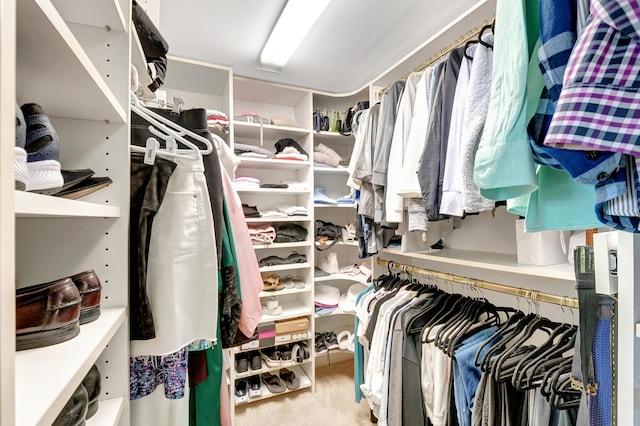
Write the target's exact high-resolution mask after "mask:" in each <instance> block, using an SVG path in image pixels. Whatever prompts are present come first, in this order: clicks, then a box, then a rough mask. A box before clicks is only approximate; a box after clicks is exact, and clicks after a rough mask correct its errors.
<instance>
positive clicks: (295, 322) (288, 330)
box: [276, 317, 309, 335]
mask: <svg viewBox="0 0 640 426" xmlns="http://www.w3.org/2000/svg"><path fill="white" fill-rule="evenodd" d="M307 330H309V318H307V317H300V318H292V319H289V320H284V321H276V335H282V334H293V333H302V332H305V331H307Z"/></svg>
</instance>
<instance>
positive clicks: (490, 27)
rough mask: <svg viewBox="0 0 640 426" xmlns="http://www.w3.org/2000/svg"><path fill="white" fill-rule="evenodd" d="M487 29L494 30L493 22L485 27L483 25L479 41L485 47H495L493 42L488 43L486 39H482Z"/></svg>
mask: <svg viewBox="0 0 640 426" xmlns="http://www.w3.org/2000/svg"><path fill="white" fill-rule="evenodd" d="M486 30H491V32H494V31H493V23H492V24H489V25H485V26H484V27H482V29H481V30H480V34H478V43H480V44H481V45H483V46H484V47H488V48H489V49H493V45H492V44H491V43H487V42H486V41H484V40H483V39H482V36H483V35H484V32H485V31H486Z"/></svg>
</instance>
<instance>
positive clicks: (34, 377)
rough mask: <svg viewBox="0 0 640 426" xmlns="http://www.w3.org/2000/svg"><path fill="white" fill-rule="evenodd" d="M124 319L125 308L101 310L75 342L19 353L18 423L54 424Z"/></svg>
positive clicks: (16, 390)
mask: <svg viewBox="0 0 640 426" xmlns="http://www.w3.org/2000/svg"><path fill="white" fill-rule="evenodd" d="M125 319H126V309H125V308H109V309H102V312H101V314H100V318H98V319H97V320H96V321H94V322H91V323H89V324H85V325H82V326H81V327H80V334H79V335H78V336H76V337H74V338H73V339H71V340H68V341H66V342H63V343H59V344H57V345H52V346H46V347H42V348H36V349H29V350H25V351H19V352H16V355H15V396H16V398H15V400H16V424H18V425H46V424H51V423H52V422H53V420H55V418H56V417H57V415H58V413H60V410H62V407H64V405H65V404H66V403H67V401H68V400H69V398H70V397H71V395H72V394H73V392H74V391H75V389H76V388H77V387H78V385H79V384H80V382H81V381H82V379H83V378H84V375H85V374H86V373H87V372H88V371H89V369H90V368H91V366H92V365H93V364H94V363H95V362H96V360H97V359H98V357H99V356H100V354H102V352H103V351H104V349H105V347H106V346H107V344H108V343H109V342H110V341H111V339H112V337H113V336H114V334H115V333H116V331H118V329H119V328H120V327H121V326H122V325H123V324H124V322H125ZM101 404H102V401H101ZM122 404H124V401H122ZM101 409H102V408H101Z"/></svg>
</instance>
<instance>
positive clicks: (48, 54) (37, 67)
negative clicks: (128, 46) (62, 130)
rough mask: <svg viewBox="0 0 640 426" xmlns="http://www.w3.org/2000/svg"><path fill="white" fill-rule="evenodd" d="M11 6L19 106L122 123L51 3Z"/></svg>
mask: <svg viewBox="0 0 640 426" xmlns="http://www.w3.org/2000/svg"><path fill="white" fill-rule="evenodd" d="M17 7H18V11H17V22H16V24H17V49H18V52H19V55H18V58H17V61H16V75H17V80H16V92H17V93H18V96H19V102H20V103H27V102H37V103H38V104H40V105H41V106H42V107H43V108H44V110H45V113H46V114H47V115H49V116H59V117H68V118H79V119H89V120H99V121H102V120H109V121H110V122H116V123H126V120H127V118H126V114H127V113H126V110H125V108H124V107H123V106H122V105H120V104H119V102H118V100H117V98H116V96H115V95H114V94H113V92H112V91H111V89H110V88H109V86H108V85H107V83H106V82H105V79H104V78H103V77H102V75H100V73H99V72H98V70H97V69H96V67H95V65H94V64H93V63H92V62H91V60H90V59H89V56H88V55H87V53H86V52H85V51H84V49H83V48H82V46H81V45H80V43H79V42H78V40H77V39H76V38H75V37H74V35H73V33H72V32H71V30H70V29H69V27H68V25H67V24H66V23H65V22H64V20H63V18H62V16H60V13H58V11H57V10H56V8H55V6H54V5H53V3H51V1H50V0H26V1H18V2H17ZM69 7H70V8H73V7H76V6H75V5H74V6H71V5H70V6H69ZM43 72H45V73H46V74H45V75H43V74H42V73H43ZM45 76H46V77H45ZM70 88H73V90H70Z"/></svg>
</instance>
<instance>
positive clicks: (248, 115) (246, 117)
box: [233, 111, 272, 124]
mask: <svg viewBox="0 0 640 426" xmlns="http://www.w3.org/2000/svg"><path fill="white" fill-rule="evenodd" d="M233 119H234V120H235V121H242V122H245V123H258V124H272V123H271V120H269V119H268V118H264V117H261V116H259V115H258V114H256V113H255V112H253V111H245V112H243V113H242V114H240V115H234V116H233Z"/></svg>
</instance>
